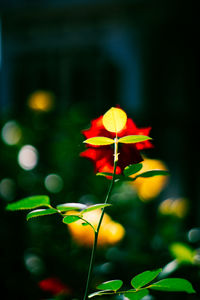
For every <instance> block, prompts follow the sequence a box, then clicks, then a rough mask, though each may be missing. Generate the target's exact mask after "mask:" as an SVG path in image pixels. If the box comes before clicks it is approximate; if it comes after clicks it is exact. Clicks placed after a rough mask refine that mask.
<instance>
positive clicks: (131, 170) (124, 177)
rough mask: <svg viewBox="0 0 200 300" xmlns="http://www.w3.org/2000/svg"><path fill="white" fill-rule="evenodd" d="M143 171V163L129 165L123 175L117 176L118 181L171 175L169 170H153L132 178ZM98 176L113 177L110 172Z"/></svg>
mask: <svg viewBox="0 0 200 300" xmlns="http://www.w3.org/2000/svg"><path fill="white" fill-rule="evenodd" d="M141 169H142V163H139V164H133V165H129V166H127V167H126V168H125V169H124V171H123V174H120V175H115V178H116V181H119V180H121V181H135V180H136V179H137V178H139V177H143V178H149V177H153V176H161V175H163V176H164V175H169V171H167V170H151V171H146V172H143V173H139V174H137V175H135V176H134V177H130V176H132V175H134V174H136V173H138V172H139V171H140V170H141ZM97 175H98V176H113V174H112V173H108V172H101V173H97Z"/></svg>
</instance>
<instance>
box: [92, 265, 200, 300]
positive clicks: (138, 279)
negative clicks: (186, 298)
mask: <svg viewBox="0 0 200 300" xmlns="http://www.w3.org/2000/svg"><path fill="white" fill-rule="evenodd" d="M161 272H162V269H157V270H154V271H145V272H143V273H140V274H138V275H136V276H135V277H133V278H132V280H131V286H132V288H131V289H129V290H126V291H123V290H121V291H120V288H121V287H122V285H123V282H122V280H119V279H117V280H110V281H106V282H103V283H101V284H99V285H98V286H97V289H98V290H99V291H97V292H94V293H92V294H90V295H89V298H93V297H95V296H103V295H113V294H121V295H124V296H125V297H126V298H127V299H129V300H140V299H142V298H143V297H144V296H146V295H148V294H149V290H151V289H152V290H158V291H167V292H186V293H188V294H192V293H195V291H194V289H193V287H192V285H191V283H190V282H189V281H187V280H186V279H182V278H168V279H161V280H159V281H157V282H153V283H152V281H153V280H154V279H155V278H156V277H157V276H158V275H159V274H160V273H161Z"/></svg>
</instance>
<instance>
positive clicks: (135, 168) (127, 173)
mask: <svg viewBox="0 0 200 300" xmlns="http://www.w3.org/2000/svg"><path fill="white" fill-rule="evenodd" d="M141 169H142V164H133V165H129V166H127V167H126V168H125V169H124V175H125V176H130V175H133V174H135V173H137V172H139V171H140V170H141Z"/></svg>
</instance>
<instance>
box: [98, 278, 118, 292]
mask: <svg viewBox="0 0 200 300" xmlns="http://www.w3.org/2000/svg"><path fill="white" fill-rule="evenodd" d="M122 284H123V281H122V280H119V279H117V280H110V281H106V282H103V283H101V284H99V285H98V286H97V289H98V290H111V291H115V292H116V291H117V290H119V289H120V287H121V286H122Z"/></svg>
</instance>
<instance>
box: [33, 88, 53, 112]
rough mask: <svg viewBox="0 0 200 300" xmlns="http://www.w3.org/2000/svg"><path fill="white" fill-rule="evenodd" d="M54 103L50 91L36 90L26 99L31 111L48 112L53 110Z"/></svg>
mask: <svg viewBox="0 0 200 300" xmlns="http://www.w3.org/2000/svg"><path fill="white" fill-rule="evenodd" d="M54 102H55V97H54V94H53V93H52V92H50V91H44V90H38V91H35V92H33V93H32V94H31V95H30V96H29V98H28V106H29V108H31V109H32V110H35V111H40V112H49V111H51V110H52V109H53V107H54Z"/></svg>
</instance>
